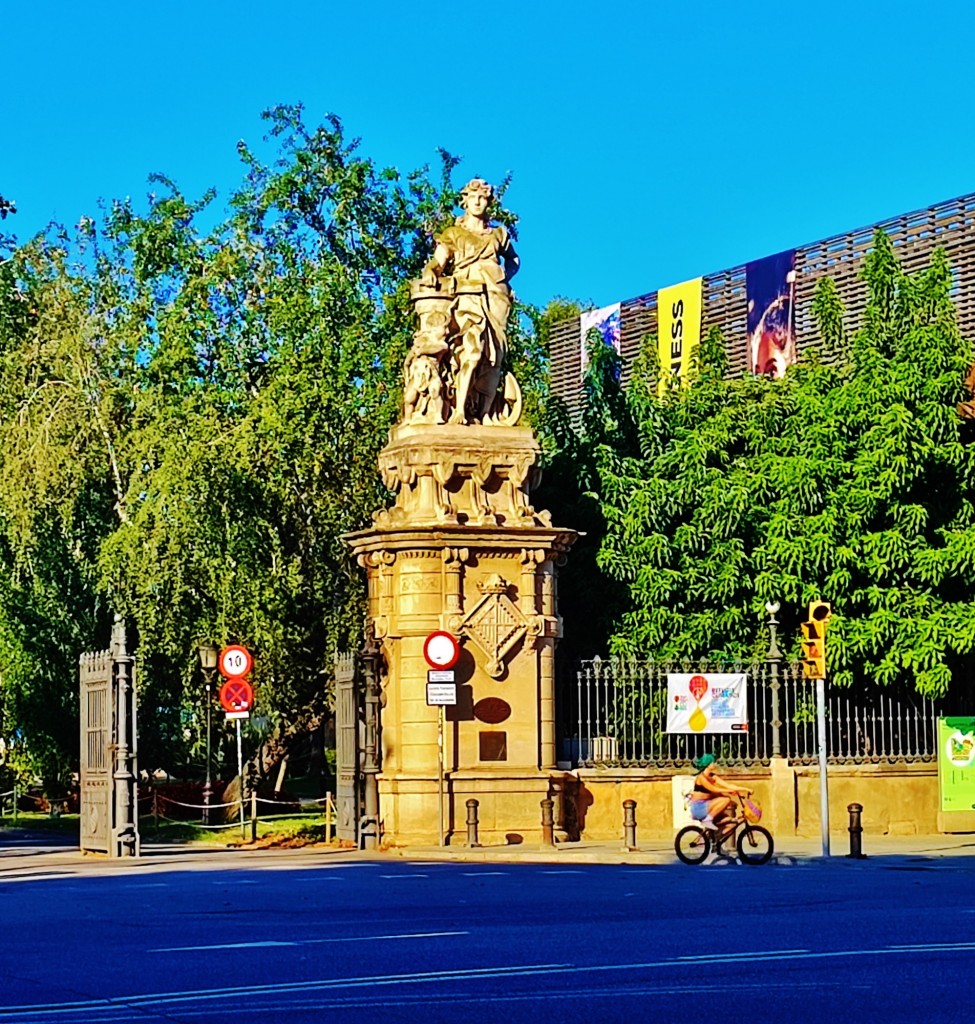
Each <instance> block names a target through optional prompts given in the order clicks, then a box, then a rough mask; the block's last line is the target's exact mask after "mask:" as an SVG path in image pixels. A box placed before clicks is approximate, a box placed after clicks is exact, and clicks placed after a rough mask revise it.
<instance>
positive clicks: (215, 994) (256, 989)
mask: <svg viewBox="0 0 975 1024" xmlns="http://www.w3.org/2000/svg"><path fill="white" fill-rule="evenodd" d="M552 970H563V971H567V970H572V965H571V964H531V965H525V966H522V967H473V968H460V969H457V970H445V971H426V972H422V973H419V974H385V975H374V976H372V977H368V976H367V977H356V978H321V979H317V980H314V981H290V982H279V983H277V984H274V983H272V984H266V985H238V986H234V987H231V988H211V989H197V990H192V989H190V990H181V991H175V992H144V993H141V994H139V995H130V996H115V997H113V998H111V999H106V998H101V999H79V1000H74V1001H72V1002H67V1003H43V1004H40V1005H34V1006H31V1005H26V1006H23V1005H22V1006H4V1007H0V1020H11V1019H13V1020H15V1021H20V1020H22V1019H23V1018H24V1016H25V1015H27V1014H30V1015H31V1016H33V1017H37V1016H41V1015H44V1016H48V1015H54V1014H62V1013H65V1012H67V1011H68V1010H85V1009H102V1010H106V1009H117V1008H120V1009H129V1010H131V1009H135V1008H137V1007H140V1008H141V1007H146V1006H154V1005H157V1004H167V1003H195V1002H208V1001H215V1000H223V999H226V998H227V997H228V996H235V995H251V996H255V995H283V994H286V993H290V992H321V991H327V990H329V989H335V988H368V987H371V986H373V985H403V984H406V985H414V984H417V983H424V982H430V981H460V980H465V979H478V978H516V977H523V976H526V975H533V974H539V973H547V972H549V971H552Z"/></svg>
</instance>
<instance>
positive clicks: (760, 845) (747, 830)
mask: <svg viewBox="0 0 975 1024" xmlns="http://www.w3.org/2000/svg"><path fill="white" fill-rule="evenodd" d="M774 848H775V844H774V843H773V842H772V834H771V833H770V832H769V831H768V829H765V828H762V826H761V825H746V826H745V827H744V828H743V829H742V830H741V832H739V833H738V859H739V860H740V861H741V862H742V864H765V863H766V862H767V861H768V860H769V858H770V857H771V856H772V851H773V849H774Z"/></svg>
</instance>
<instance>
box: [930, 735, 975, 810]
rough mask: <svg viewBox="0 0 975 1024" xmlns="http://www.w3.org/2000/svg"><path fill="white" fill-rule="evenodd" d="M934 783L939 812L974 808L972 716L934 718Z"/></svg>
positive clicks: (974, 774) (974, 767)
mask: <svg viewBox="0 0 975 1024" xmlns="http://www.w3.org/2000/svg"><path fill="white" fill-rule="evenodd" d="M938 783H939V785H938V789H939V790H940V791H941V810H942V811H967V812H968V813H971V811H972V809H973V808H975V718H939V719H938Z"/></svg>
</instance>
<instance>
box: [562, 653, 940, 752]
mask: <svg viewBox="0 0 975 1024" xmlns="http://www.w3.org/2000/svg"><path fill="white" fill-rule="evenodd" d="M690 671H697V672H743V673H745V674H746V675H747V692H748V729H747V731H742V732H736V733H730V734H714V733H710V734H701V735H687V734H672V733H668V732H666V719H667V675H668V673H671V672H690ZM560 700H561V702H562V705H563V706H562V708H561V709H560V716H559V717H560V721H561V723H562V733H563V738H562V742H561V751H560V752H561V759H562V760H563V761H569V762H571V763H572V764H573V765H575V766H596V765H617V766H619V767H660V768H668V767H677V766H684V765H686V764H687V762H688V761H690V760H693V759H694V758H695V757H698V756H700V755H701V754H703V753H705V752H711V753H715V754H717V756H718V757H719V759H720V760H721V761H722V763H724V764H732V765H745V766H747V765H761V764H768V763H769V761H770V759H771V758H772V757H773V756H775V755H782V756H784V757H787V758H788V759H790V760H791V761H794V762H797V763H811V762H815V761H816V760H817V757H818V746H817V732H816V691H815V683H814V682H813V681H812V680H808V679H805V678H804V677H803V674H802V670H801V667H800V666H799V665H798V664H795V663H786V662H758V663H751V664H724V665H720V666H718V665H712V664H709V663H705V662H699V663H691V662H682V663H679V664H678V663H669V662H649V661H625V660H616V659H607V660H602V659H599V658H594V659H592V660H591V661H584V662H581V663H580V665H579V667H578V671H577V672H576V677H575V680H574V682H573V683H572V684H570V685H569V686H563V687H562V688H561V694H560ZM937 717H938V707H937V705H936V703H935V701H933V700H932V699H931V698H929V697H924V696H922V695H921V694H918V693H914V692H911V691H904V690H897V689H893V688H884V689H881V688H879V687H873V688H871V689H870V690H865V691H862V692H855V691H851V690H842V689H838V688H836V687H831V686H829V685H827V691H826V723H827V756H828V758H829V760H830V761H831V762H832V763H834V764H859V763H871V762H874V763H877V762H881V761H886V762H911V761H933V760H934V759H935V754H936V729H937Z"/></svg>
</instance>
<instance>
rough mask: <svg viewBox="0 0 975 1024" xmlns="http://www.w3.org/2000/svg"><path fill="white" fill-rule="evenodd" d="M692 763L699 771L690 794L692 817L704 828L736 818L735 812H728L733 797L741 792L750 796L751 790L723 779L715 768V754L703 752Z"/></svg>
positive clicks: (719, 826)
mask: <svg viewBox="0 0 975 1024" xmlns="http://www.w3.org/2000/svg"><path fill="white" fill-rule="evenodd" d="M691 764H693V766H694V770H695V771H696V772H697V775H695V776H694V789H693V790H692V791H691V794H690V802H689V809H690V812H691V817H692V818H693V819H694V820H695V821H699V822H700V823H701V825H702V826H703V827H704V828H707V829H719V828H722V827H723V826H724V825H725V824H727V822H728V821H729V820H730V819H733V818H734V812H732V813H730V814H729V813H727V812H728V808H729V807H731V804H732V799H731V798H732V797H733V796H737V795H738V794H739V793H741V794H743V795H745V796H748V795H749V794H750V793H751V790H750V789H745V788H744V787H742V786H733V785H732V784H731V783H730V782H727V781H726V780H725V779H722V778H721V776H720V775H718V774H717V773H716V772H715V770H714V754H702V755H701V756H700V757H699V758H697V760H696V761H692V762H691Z"/></svg>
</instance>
